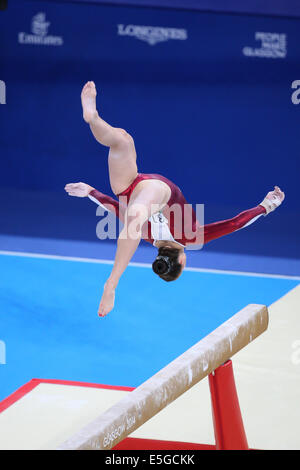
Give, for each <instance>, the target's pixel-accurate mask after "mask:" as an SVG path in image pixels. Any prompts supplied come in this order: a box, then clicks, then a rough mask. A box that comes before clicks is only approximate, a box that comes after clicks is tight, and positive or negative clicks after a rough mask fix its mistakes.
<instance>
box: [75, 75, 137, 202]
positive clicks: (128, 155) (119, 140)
mask: <svg viewBox="0 0 300 470" xmlns="http://www.w3.org/2000/svg"><path fill="white" fill-rule="evenodd" d="M96 95H97V91H96V87H95V84H94V82H87V83H86V84H85V86H84V87H83V89H82V92H81V103H82V109H83V118H84V120H85V121H86V122H87V123H88V124H89V126H90V129H91V131H92V133H93V135H94V137H95V139H96V140H97V141H98V142H99V143H100V144H102V145H104V146H106V147H109V155H108V168H109V179H110V185H111V188H112V191H113V193H114V194H120V193H121V192H123V191H124V190H125V189H127V188H128V186H130V184H131V183H132V182H133V181H134V180H135V178H136V177H137V174H138V173H137V165H136V151H135V145H134V141H133V138H132V137H131V136H130V135H129V134H128V133H127V132H126V131H125V130H124V129H120V128H116V127H112V126H110V125H109V124H108V123H107V122H105V121H104V120H103V119H102V118H101V117H100V116H99V114H98V111H97V108H96Z"/></svg>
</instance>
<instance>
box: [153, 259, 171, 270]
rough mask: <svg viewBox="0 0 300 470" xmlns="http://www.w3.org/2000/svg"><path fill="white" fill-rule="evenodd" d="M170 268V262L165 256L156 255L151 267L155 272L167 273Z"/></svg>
mask: <svg viewBox="0 0 300 470" xmlns="http://www.w3.org/2000/svg"><path fill="white" fill-rule="evenodd" d="M170 268H171V263H170V260H169V259H168V257H167V256H158V257H157V258H156V260H155V261H154V263H153V264H152V269H153V271H154V272H155V273H156V274H167V273H168V272H169V271H170Z"/></svg>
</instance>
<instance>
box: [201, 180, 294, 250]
mask: <svg viewBox="0 0 300 470" xmlns="http://www.w3.org/2000/svg"><path fill="white" fill-rule="evenodd" d="M284 197H285V195H284V193H283V192H282V191H281V190H280V188H278V186H275V189H274V191H270V192H269V193H268V194H267V196H266V197H265V199H264V200H263V201H262V202H261V204H259V205H258V206H256V207H253V208H252V209H248V210H246V211H244V212H241V213H240V214H238V215H237V216H235V217H233V218H232V219H228V220H222V221H221V222H215V223H213V224H208V225H205V226H204V244H205V243H208V242H210V241H211V240H216V239H217V238H220V237H223V236H224V235H229V234H230V233H233V232H236V231H237V230H240V229H242V228H244V227H247V226H248V225H251V224H252V223H253V222H255V221H256V220H257V219H258V218H259V217H260V216H262V215H267V214H269V213H270V212H272V211H274V210H275V209H276V208H277V207H278V206H279V205H280V204H281V203H282V201H283V200H284Z"/></svg>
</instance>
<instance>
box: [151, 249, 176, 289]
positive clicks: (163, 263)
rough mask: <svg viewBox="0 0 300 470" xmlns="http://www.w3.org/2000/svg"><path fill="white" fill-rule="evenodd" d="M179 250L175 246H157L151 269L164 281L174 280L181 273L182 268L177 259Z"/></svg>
mask: <svg viewBox="0 0 300 470" xmlns="http://www.w3.org/2000/svg"><path fill="white" fill-rule="evenodd" d="M179 251H180V250H177V249H176V248H163V247H162V248H159V250H158V256H157V257H156V259H155V260H154V263H153V264H152V269H153V271H154V272H155V274H157V275H158V276H159V277H160V278H161V279H163V280H164V281H167V282H170V281H175V280H176V279H177V278H178V277H179V275H180V274H181V271H182V269H183V268H182V265H181V264H180V263H179V261H178V257H179Z"/></svg>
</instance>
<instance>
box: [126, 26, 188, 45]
mask: <svg viewBox="0 0 300 470" xmlns="http://www.w3.org/2000/svg"><path fill="white" fill-rule="evenodd" d="M118 35H119V36H131V37H135V38H136V39H139V40H140V41H145V42H147V43H148V44H149V45H150V46H155V44H158V43H159V42H165V41H169V40H179V41H185V40H187V38H188V34H187V30H186V29H178V28H162V27H159V26H137V25H133V24H129V25H127V26H125V25H123V24H118Z"/></svg>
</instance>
